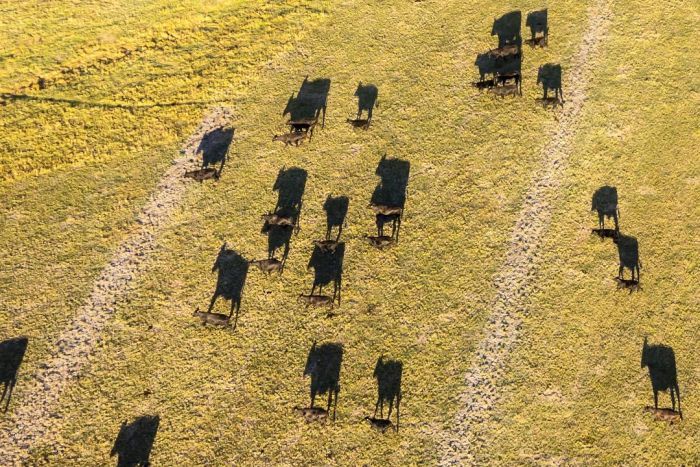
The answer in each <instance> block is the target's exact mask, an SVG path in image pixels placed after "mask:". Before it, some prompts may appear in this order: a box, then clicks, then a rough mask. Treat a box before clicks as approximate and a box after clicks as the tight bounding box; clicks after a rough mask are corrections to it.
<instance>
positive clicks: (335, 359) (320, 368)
mask: <svg viewBox="0 0 700 467" xmlns="http://www.w3.org/2000/svg"><path fill="white" fill-rule="evenodd" d="M342 362H343V346H342V344H335V343H332V344H321V345H320V346H317V345H316V342H314V343H313V345H312V346H311V350H309V355H308V357H307V358H306V367H305V368H304V376H309V377H310V378H311V384H310V387H309V393H310V397H311V405H310V407H312V408H313V407H314V404H315V402H316V396H318V395H323V394H328V402H327V405H326V412H328V413H330V410H331V406H333V420H335V412H336V408H337V405H338V394H339V393H340V367H341V364H342Z"/></svg>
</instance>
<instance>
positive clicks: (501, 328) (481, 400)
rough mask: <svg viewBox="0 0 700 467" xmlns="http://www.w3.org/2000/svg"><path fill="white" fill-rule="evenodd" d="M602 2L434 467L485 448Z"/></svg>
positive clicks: (593, 58)
mask: <svg viewBox="0 0 700 467" xmlns="http://www.w3.org/2000/svg"><path fill="white" fill-rule="evenodd" d="M609 3H610V2H609V1H608V0H601V1H598V2H596V4H595V5H594V6H593V7H592V8H591V9H590V10H589V19H588V28H587V30H586V32H585V34H584V36H583V38H582V40H581V46H580V48H579V50H578V52H577V55H576V56H575V57H574V60H573V62H572V67H571V70H570V71H569V72H568V79H567V80H566V83H565V86H564V91H565V93H566V94H565V100H566V102H565V104H564V107H563V109H562V110H560V111H559V112H560V113H559V123H558V124H557V126H556V128H555V129H554V132H553V134H552V135H551V138H550V139H549V142H548V144H547V145H546V146H544V148H543V149H542V153H541V162H540V164H539V169H538V170H537V172H536V173H535V175H534V177H533V179H532V182H531V183H530V188H529V190H528V191H527V193H526V195H525V199H524V201H523V206H522V208H521V210H520V214H519V216H518V220H517V222H516V224H515V228H514V229H513V233H512V236H511V242H510V247H509V249H508V251H507V253H506V257H505V261H504V263H503V266H501V268H500V271H499V272H498V273H497V274H496V275H495V277H494V285H495V288H496V296H495V298H494V300H493V302H492V304H491V312H490V316H489V319H488V324H487V326H486V329H485V331H484V335H483V337H482V339H481V342H480V343H479V345H478V348H477V350H476V356H475V360H474V361H473V363H472V367H471V369H470V370H469V371H468V372H467V373H466V374H465V375H464V391H463V393H462V394H461V395H460V406H461V410H460V411H459V413H458V414H457V416H456V417H455V419H454V422H453V423H452V425H451V427H450V430H449V431H448V432H447V433H446V434H445V437H444V439H443V440H442V442H441V451H442V460H441V465H474V464H476V463H477V462H478V460H479V459H478V455H479V452H480V451H481V450H482V449H483V448H484V447H485V439H484V437H483V433H482V432H481V426H482V424H483V422H484V421H486V420H487V419H488V418H489V417H490V416H491V415H492V413H493V409H494V407H495V406H496V405H497V404H498V402H499V400H500V398H501V394H500V393H499V390H498V387H499V385H500V383H501V380H502V377H503V376H504V373H505V371H506V368H507V365H508V356H509V354H510V352H511V350H512V349H513V348H514V346H515V345H516V344H517V342H518V337H519V333H520V327H521V324H522V317H523V316H525V315H526V314H527V313H528V306H529V303H528V297H529V296H530V294H531V291H532V290H533V282H532V279H533V277H534V276H535V274H536V271H537V266H538V261H537V258H538V251H539V249H540V248H541V246H542V243H543V241H544V239H545V234H546V232H547V228H548V226H549V222H550V219H551V216H552V210H553V208H554V200H555V199H556V197H557V190H558V188H559V186H560V184H561V181H562V176H563V172H564V167H565V165H566V161H567V158H568V157H569V153H570V151H571V145H572V143H573V140H574V136H575V135H576V131H577V127H578V124H579V122H580V117H581V110H582V109H583V106H584V103H585V101H586V92H587V89H588V86H589V83H590V82H591V77H592V74H593V71H594V69H595V65H596V63H597V58H598V53H599V49H600V46H601V44H602V42H603V40H604V38H605V35H606V33H607V30H608V27H609V24H610V19H611V11H610V5H609Z"/></svg>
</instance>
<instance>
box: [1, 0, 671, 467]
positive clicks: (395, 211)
mask: <svg viewBox="0 0 700 467" xmlns="http://www.w3.org/2000/svg"><path fill="white" fill-rule="evenodd" d="M520 23H521V15H520V12H519V11H517V12H511V13H508V14H506V15H503V16H502V17H500V18H498V19H496V20H495V21H494V25H493V29H492V35H497V36H498V42H499V44H498V47H497V48H496V49H492V50H489V51H488V52H486V53H484V54H479V55H478V57H477V60H476V66H477V67H478V68H479V73H480V80H479V81H478V82H476V83H474V86H475V87H477V88H479V89H489V90H491V91H493V92H494V93H495V94H497V95H500V96H505V95H516V94H518V95H519V94H521V86H522V77H521V64H522V49H521V45H522V42H523V41H522V38H521V36H520ZM526 26H528V27H529V28H530V31H531V38H530V39H528V40H527V41H525V43H527V44H529V45H530V46H531V47H533V48H535V47H546V46H547V45H548V43H549V28H548V24H547V10H546V9H545V10H541V11H535V12H531V13H529V14H528V16H527V21H526ZM539 83H542V85H543V88H544V96H543V98H542V100H543V102H544V104H545V105H546V104H554V105H561V103H562V95H561V67H560V66H559V65H552V64H547V65H543V66H541V67H540V68H539V73H538V84H539ZM329 89H330V80H329V79H316V80H311V81H310V80H309V79H308V77H307V78H305V79H304V81H303V83H302V85H301V88H300V90H299V91H298V93H296V95H295V94H292V96H291V97H290V98H289V101H288V102H287V105H286V107H285V109H284V112H283V116H284V117H286V116H287V115H289V118H288V120H287V121H286V125H287V126H288V127H289V132H288V133H284V134H281V135H276V136H274V137H273V141H281V142H283V143H284V144H285V146H290V145H293V146H299V144H301V143H302V142H303V141H305V140H310V139H311V138H312V136H313V134H314V131H315V130H316V128H317V126H319V125H320V126H321V128H323V127H325V117H326V103H327V96H328V92H329ZM548 90H554V92H555V95H554V97H549V96H548ZM355 96H356V97H357V98H358V110H357V114H356V115H355V117H354V118H348V119H347V120H346V122H347V123H348V124H349V125H351V126H352V127H353V128H357V129H362V130H367V129H369V127H370V125H371V122H372V114H373V110H374V108H375V106H376V105H377V98H378V89H377V87H376V86H374V85H372V84H362V83H360V84H359V85H358V87H357V90H356V92H355ZM364 113H366V117H363V114H364ZM232 141H233V129H231V128H217V129H214V130H212V131H210V132H208V133H207V134H206V135H204V137H203V138H202V140H201V142H200V144H199V148H198V149H197V151H196V152H197V153H198V154H201V156H202V166H201V168H200V169H197V170H192V171H186V172H185V177H187V178H193V179H195V180H198V181H200V182H201V181H203V180H207V179H217V180H218V179H219V178H220V176H221V172H222V170H223V167H224V164H225V161H226V154H227V152H228V148H229V145H230V144H231V142H232ZM217 164H220V165H219V167H218V168H216V165H217ZM409 172H410V163H409V162H408V161H404V160H401V159H395V158H388V157H386V156H383V157H382V158H381V160H380V161H379V164H378V166H377V169H376V172H375V174H376V175H377V176H378V177H379V178H380V181H379V183H378V185H377V187H376V188H375V190H374V192H373V193H372V196H371V199H370V202H369V205H368V208H369V209H370V210H371V211H372V213H373V214H374V220H375V225H376V229H377V230H376V235H366V236H365V239H366V241H367V242H368V243H369V244H370V245H372V246H373V247H376V248H378V249H383V248H386V247H389V246H392V245H396V244H397V243H398V241H399V232H400V229H401V221H402V217H403V213H404V209H405V203H406V195H407V185H408V180H409ZM306 179H307V173H306V171H305V170H303V169H301V168H298V167H292V168H286V167H285V168H282V169H281V170H280V171H279V173H278V175H277V179H276V181H275V183H274V185H273V191H275V192H277V194H278V199H277V202H276V204H275V206H274V207H273V208H272V209H271V210H269V211H268V212H266V213H264V214H262V215H261V218H262V221H263V225H262V229H261V233H262V234H263V235H265V236H266V237H267V257H266V258H264V259H246V258H244V257H243V256H242V255H241V254H240V253H238V252H236V251H235V250H233V249H230V248H228V246H227V245H226V243H224V245H223V246H222V247H221V249H220V251H219V254H218V256H217V258H216V261H215V263H214V266H213V268H212V272H217V273H218V278H217V284H216V289H215V292H214V294H213V296H212V298H211V301H210V303H209V307H208V309H207V311H206V312H202V311H200V310H199V308H197V309H196V310H195V312H194V316H196V317H198V318H199V319H200V320H201V321H202V323H203V324H211V325H217V326H223V327H230V328H232V329H233V330H235V328H236V323H237V320H238V314H239V310H240V306H241V297H242V291H243V287H244V284H245V281H246V276H247V273H248V268H249V266H254V267H257V268H258V269H260V270H261V271H262V272H264V273H266V274H271V273H273V272H275V273H278V274H282V273H283V271H284V268H285V264H286V261H287V258H288V255H289V250H290V243H291V239H292V236H293V235H294V234H295V233H298V232H299V230H300V220H301V211H302V204H303V200H302V199H303V194H304V190H305V186H306ZM349 202H350V200H349V198H348V197H346V196H331V195H329V196H328V197H327V198H326V200H325V202H324V205H323V209H324V211H325V212H326V231H325V235H324V237H323V238H321V239H318V240H314V241H313V246H314V249H313V252H312V254H311V258H310V260H309V263H308V265H307V270H308V271H311V270H313V271H314V279H313V282H312V284H311V289H310V291H309V292H308V293H303V292H302V293H300V294H299V296H298V301H299V302H300V303H302V304H304V305H306V306H307V307H308V306H328V307H329V310H331V309H332V308H333V307H334V306H335V305H336V304H337V306H340V303H341V279H342V272H343V260H344V255H345V243H344V242H343V241H342V240H341V237H342V233H343V228H344V227H345V226H346V220H345V219H346V215H347V212H348V208H349ZM591 209H592V211H595V212H597V215H598V228H595V229H592V232H593V233H594V234H597V235H598V236H600V238H601V239H605V238H612V240H613V242H614V243H615V245H616V246H617V249H618V254H619V270H618V275H617V277H616V278H615V279H616V281H617V282H618V288H626V289H629V291H630V293H632V292H633V291H634V290H639V289H640V285H639V280H640V277H639V272H640V268H641V266H642V265H641V261H640V260H639V245H638V242H637V240H636V239H635V238H634V237H631V236H628V235H623V234H622V233H620V226H619V221H620V211H619V208H618V194H617V189H616V188H615V187H611V186H603V187H601V188H599V189H598V190H596V191H595V193H594V194H593V197H592V202H591ZM606 219H608V220H609V219H612V221H613V224H614V226H613V228H606V226H605V220H606ZM387 225H390V233H389V232H388V231H387V229H386V226H387ZM625 269H628V270H629V271H630V272H631V278H630V279H625V277H624V270H625ZM329 284H332V286H333V295H332V296H329V295H324V294H323V287H324V286H327V285H329ZM218 298H224V299H227V300H230V301H231V309H230V313H229V314H228V315H226V314H221V313H214V312H213V311H212V310H213V308H214V306H215V303H216V301H217V299H218ZM327 316H328V317H332V316H334V315H333V314H332V312H331V311H329V312H328V315H327ZM27 345H28V339H27V338H26V337H19V338H14V339H8V340H5V341H3V342H0V357H2V358H1V359H0V382H1V383H3V384H4V389H3V393H2V398H0V402H2V401H3V400H6V404H5V411H7V408H8V405H9V401H10V397H11V395H12V390H13V388H14V386H15V383H16V380H17V373H18V370H19V367H20V365H21V362H22V359H23V357H24V354H25V351H26V349H27ZM342 358H343V346H342V345H341V344H338V343H324V344H321V345H317V344H316V343H314V344H313V346H312V347H311V349H310V351H309V354H308V358H307V362H306V366H305V369H304V376H309V377H310V380H311V381H310V399H311V401H310V405H309V407H295V408H294V411H295V412H296V413H298V414H300V415H301V416H302V417H303V418H304V419H305V420H307V421H326V420H327V419H328V418H329V415H330V414H331V407H332V408H333V410H332V419H333V420H334V419H335V407H336V405H337V398H338V393H339V391H340V368H341V362H342ZM641 365H642V367H647V368H648V370H649V376H650V379H651V383H652V389H653V393H654V407H647V408H646V410H648V411H649V412H651V413H653V414H654V416H655V418H656V419H657V420H666V421H669V422H671V423H673V422H676V421H677V420H679V419H680V418H681V411H680V391H679V387H678V380H677V375H676V363H675V355H674V352H673V350H672V349H671V348H670V347H667V346H664V345H649V344H648V342H647V339H646V338H645V340H644V344H643V348H642V361H641ZM402 372H403V364H402V362H400V361H396V360H387V359H385V357H384V356H381V357H380V358H379V359H378V360H377V363H376V365H375V369H374V374H373V376H374V378H375V379H376V380H377V386H378V397H377V402H376V404H375V409H374V414H373V415H372V416H367V417H365V420H367V421H369V423H370V424H371V426H372V427H374V428H376V429H378V430H380V431H381V432H385V431H386V430H388V429H389V428H392V427H393V428H395V429H396V430H397V431H398V427H399V406H400V402H401V378H402ZM666 390H669V391H670V395H671V401H672V408H671V409H659V407H658V393H659V392H660V391H666ZM326 394H327V397H328V398H327V405H326V408H325V409H323V408H319V407H316V406H315V400H316V397H317V396H318V395H326ZM676 399H677V400H678V411H676V410H675V409H676ZM385 404H387V405H388V414H387V418H383V416H384V405H385ZM394 408H395V409H396V410H395V411H396V425H393V423H392V421H391V414H392V411H393V409H394ZM158 424H159V418H158V417H157V416H156V417H152V416H148V417H141V418H139V419H137V420H136V421H134V422H133V423H131V424H126V422H125V423H124V424H123V425H122V427H121V429H120V432H119V435H118V437H117V440H116V441H115V444H114V449H113V451H112V454H113V455H114V454H117V455H119V459H120V462H121V461H122V460H124V461H126V462H128V461H130V460H132V459H141V460H144V459H145V460H146V461H147V460H148V456H149V453H150V446H151V445H152V443H153V439H154V438H155V432H156V431H157V429H158ZM149 440H150V441H149ZM120 465H121V464H120Z"/></svg>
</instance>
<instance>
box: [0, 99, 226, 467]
mask: <svg viewBox="0 0 700 467" xmlns="http://www.w3.org/2000/svg"><path fill="white" fill-rule="evenodd" d="M230 118H231V114H230V111H229V110H228V109H225V108H217V109H214V110H212V111H211V112H210V113H209V114H208V115H207V116H206V117H205V119H204V121H203V122H202V124H201V125H200V126H199V128H198V129H197V131H196V132H195V133H194V134H193V135H192V137H191V138H190V139H189V140H188V141H187V142H186V144H185V146H184V147H183V150H182V153H181V155H180V156H179V157H178V158H176V159H175V160H174V161H173V164H172V166H171V167H170V168H169V169H168V170H167V171H166V172H165V173H164V174H163V176H162V178H161V179H160V181H159V183H158V186H157V188H156V190H155V192H154V193H153V194H152V196H151V198H150V200H149V202H148V204H146V206H145V207H144V209H143V211H142V212H141V214H140V216H139V217H138V219H137V224H138V227H137V228H136V229H135V231H134V232H133V233H132V234H131V235H130V236H129V237H127V239H126V240H125V241H124V242H123V243H122V244H121V245H120V246H119V247H118V248H117V250H116V252H115V253H114V256H113V257H112V259H111V261H110V262H109V263H108V264H107V266H105V268H104V269H103V270H102V272H101V273H100V275H99V277H98V279H97V281H95V284H94V285H93V288H92V291H91V293H90V296H89V297H88V299H87V301H86V303H85V305H84V306H83V307H82V308H81V309H80V310H79V311H78V312H77V314H76V316H75V318H74V319H73V320H72V322H71V323H70V324H69V325H68V326H67V327H66V328H65V329H64V330H63V332H62V333H61V334H60V336H59V337H58V339H57V340H56V344H55V350H54V353H53V355H52V356H51V358H50V360H49V361H47V362H46V363H44V364H42V365H41V366H40V368H41V369H40V371H39V372H38V373H37V374H36V375H35V380H36V383H35V385H34V387H32V388H30V389H29V390H28V391H27V392H26V394H25V395H24V403H23V405H22V406H21V407H18V408H17V409H16V410H15V411H14V414H13V417H12V418H13V420H12V424H11V425H10V427H9V429H7V430H5V432H4V433H0V445H2V446H3V450H1V451H0V464H2V465H17V463H18V461H20V460H22V459H24V458H26V457H27V456H28V452H29V449H30V448H31V447H32V445H33V444H34V443H35V442H36V441H37V440H40V439H43V438H45V437H46V436H47V435H50V431H51V425H52V423H51V418H52V413H53V411H54V410H55V409H56V406H57V404H58V402H59V399H60V397H61V395H62V394H63V392H64V389H65V388H66V387H67V385H68V384H69V383H70V382H71V380H74V379H75V378H76V377H78V376H79V375H80V373H81V370H82V369H83V367H84V366H85V365H86V364H87V363H88V362H89V358H90V355H91V354H92V353H93V352H94V350H95V348H96V346H97V344H98V343H99V341H100V335H101V332H102V330H103V328H104V327H105V325H106V324H107V322H108V321H109V320H110V318H111V317H112V315H113V314H114V312H115V310H116V307H117V303H118V302H119V301H120V300H122V299H123V298H124V297H125V296H126V295H127V294H128V293H129V292H130V291H131V288H132V287H131V285H132V283H133V281H134V280H135V279H136V277H137V275H138V274H139V273H140V272H142V270H143V269H144V266H145V264H146V262H147V260H148V258H149V256H150V254H151V253H152V252H153V251H154V248H155V244H156V242H155V236H156V235H157V234H158V231H159V230H160V229H161V228H162V227H163V226H164V225H166V224H167V222H168V219H169V218H170V215H171V214H172V213H173V211H174V210H175V209H177V207H178V206H179V205H180V203H181V200H182V196H183V193H184V191H185V184H184V183H183V179H182V174H183V172H184V171H185V169H186V168H187V167H188V166H189V165H191V162H190V161H191V160H192V158H193V157H194V156H195V153H196V151H197V149H198V147H199V143H200V142H201V141H202V138H203V137H204V136H205V135H206V134H207V133H208V132H210V131H211V130H213V129H215V128H220V127H223V126H226V124H227V123H228V121H229V120H230Z"/></svg>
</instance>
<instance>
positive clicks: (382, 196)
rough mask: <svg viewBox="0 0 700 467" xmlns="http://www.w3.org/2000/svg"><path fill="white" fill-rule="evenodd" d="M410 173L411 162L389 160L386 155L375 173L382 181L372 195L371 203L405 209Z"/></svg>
mask: <svg viewBox="0 0 700 467" xmlns="http://www.w3.org/2000/svg"><path fill="white" fill-rule="evenodd" d="M410 171H411V163H410V162H408V161H405V160H402V159H394V158H387V157H386V155H384V156H383V157H382V159H381V160H380V161H379V164H378V165H377V170H376V171H375V172H374V173H375V175H377V176H379V178H380V179H381V180H380V181H379V184H378V185H377V187H376V188H375V189H374V192H373V193H372V200H371V203H372V204H374V205H384V206H391V207H400V208H403V207H404V206H405V204H406V192H407V189H408V178H409V174H410Z"/></svg>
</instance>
